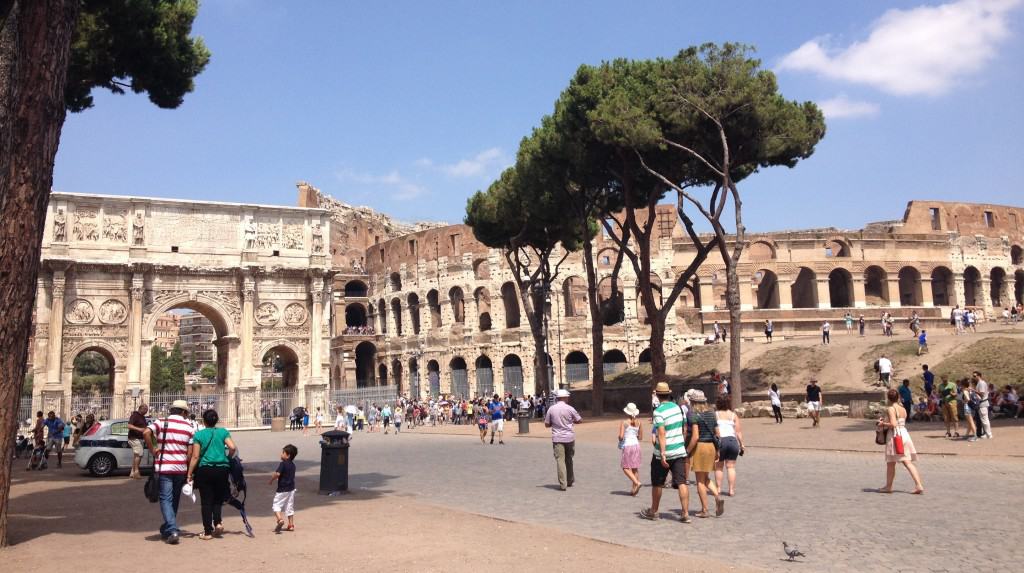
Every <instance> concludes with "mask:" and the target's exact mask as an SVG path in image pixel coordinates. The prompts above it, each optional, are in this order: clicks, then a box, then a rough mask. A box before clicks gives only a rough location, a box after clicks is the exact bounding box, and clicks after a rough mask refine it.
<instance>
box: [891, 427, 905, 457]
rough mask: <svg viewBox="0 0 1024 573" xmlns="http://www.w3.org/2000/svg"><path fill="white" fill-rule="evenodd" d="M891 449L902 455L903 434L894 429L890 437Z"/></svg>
mask: <svg viewBox="0 0 1024 573" xmlns="http://www.w3.org/2000/svg"><path fill="white" fill-rule="evenodd" d="M892 449H893V451H895V452H896V455H900V456H902V455H903V436H902V435H900V433H899V432H896V431H895V430H894V431H893V437H892Z"/></svg>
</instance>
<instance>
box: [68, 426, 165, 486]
mask: <svg viewBox="0 0 1024 573" xmlns="http://www.w3.org/2000/svg"><path fill="white" fill-rule="evenodd" d="M75 463H76V464H78V467H80V468H82V469H83V470H89V473H90V474H92V475H94V476H97V477H106V476H109V475H110V474H112V473H113V472H115V471H117V470H125V471H130V470H131V468H132V448H131V446H129V445H128V420H103V421H102V422H97V423H96V424H95V425H94V426H93V427H91V428H89V431H88V432H86V433H85V435H84V436H82V438H81V440H79V442H78V448H77V449H75ZM139 468H140V469H142V470H152V469H153V454H151V453H150V451H149V448H143V450H142V463H141V464H140V465H139Z"/></svg>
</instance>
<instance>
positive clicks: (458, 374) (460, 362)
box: [448, 356, 469, 398]
mask: <svg viewBox="0 0 1024 573" xmlns="http://www.w3.org/2000/svg"><path fill="white" fill-rule="evenodd" d="M448 370H449V372H451V375H452V394H454V395H455V397H456V398H468V397H469V372H468V371H467V370H466V361H465V360H464V359H463V358H462V357H461V356H456V357H455V358H452V360H451V362H449V363H448Z"/></svg>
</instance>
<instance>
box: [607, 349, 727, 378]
mask: <svg viewBox="0 0 1024 573" xmlns="http://www.w3.org/2000/svg"><path fill="white" fill-rule="evenodd" d="M728 353H729V346H728V345H726V344H709V345H706V346H696V347H694V349H693V350H690V351H688V352H684V353H683V354H679V355H676V356H671V357H669V358H668V364H667V367H666V377H667V378H668V381H669V382H679V381H684V380H692V379H694V378H708V377H710V376H711V371H712V370H714V369H715V368H718V365H719V364H721V362H722V360H724V359H725V357H726V356H727V355H728ZM605 384H607V385H609V386H650V385H651V366H650V364H644V365H642V366H637V367H636V368H630V369H629V370H626V371H625V372H622V373H620V374H619V375H617V376H615V377H614V378H611V379H609V380H606V381H605Z"/></svg>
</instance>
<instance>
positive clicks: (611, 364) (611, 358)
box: [601, 349, 628, 378]
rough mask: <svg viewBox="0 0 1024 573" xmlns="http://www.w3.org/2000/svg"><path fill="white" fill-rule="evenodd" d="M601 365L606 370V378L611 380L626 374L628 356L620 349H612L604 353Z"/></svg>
mask: <svg viewBox="0 0 1024 573" xmlns="http://www.w3.org/2000/svg"><path fill="white" fill-rule="evenodd" d="M601 364H602V365H603V369H604V376H605V378H611V377H613V376H617V375H618V374H620V373H622V372H625V370H626V368H627V367H628V364H626V355H625V354H624V353H623V352H622V351H621V350H618V349H612V350H609V351H608V352H605V353H604V356H603V357H602V358H601Z"/></svg>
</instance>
